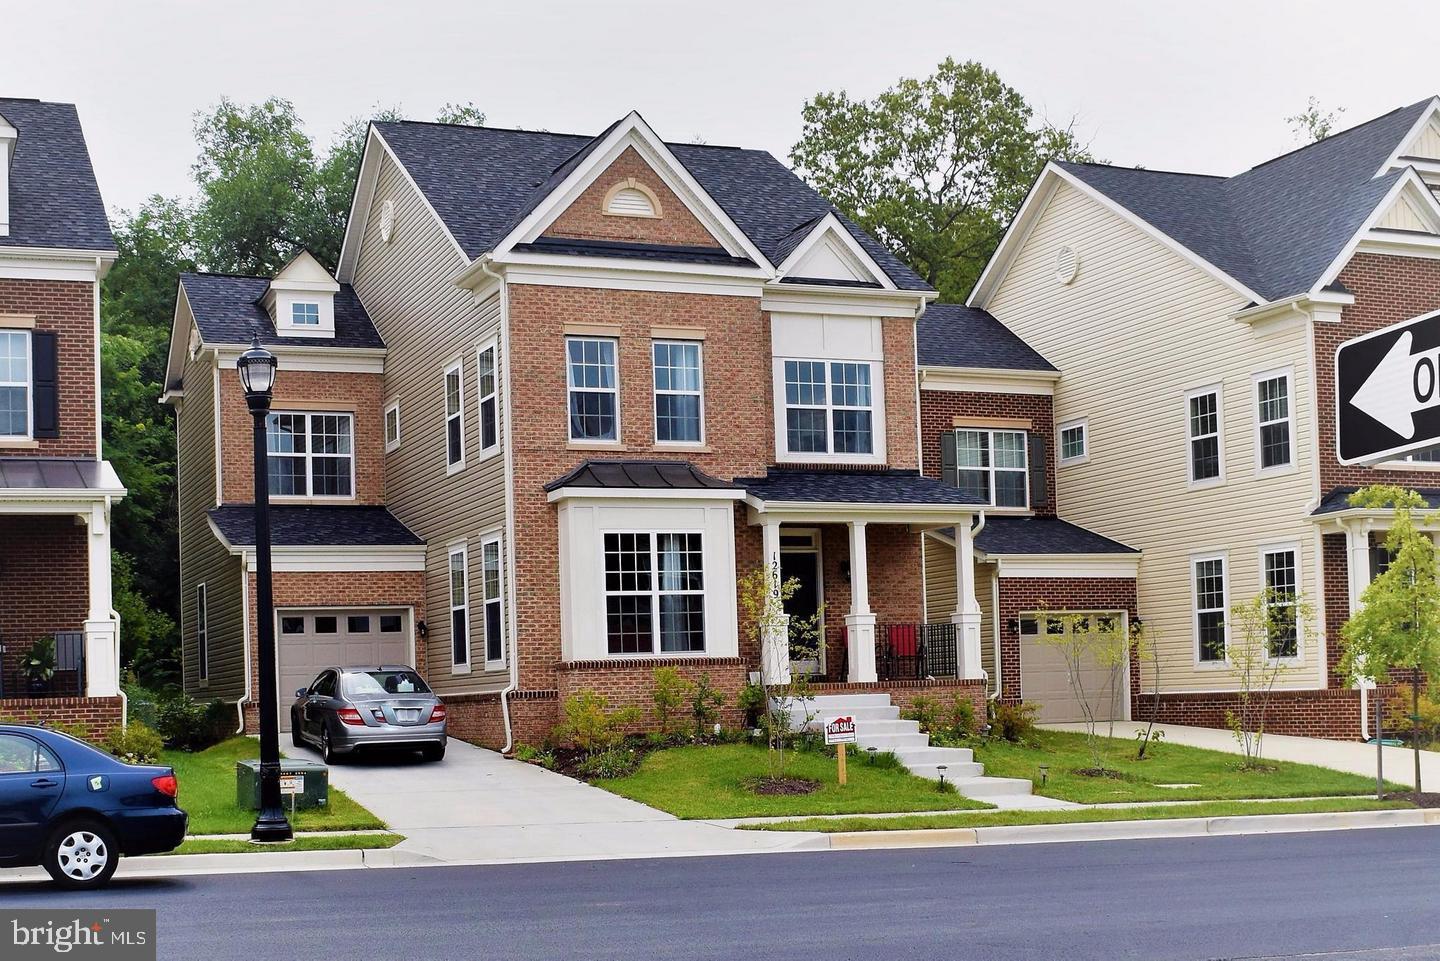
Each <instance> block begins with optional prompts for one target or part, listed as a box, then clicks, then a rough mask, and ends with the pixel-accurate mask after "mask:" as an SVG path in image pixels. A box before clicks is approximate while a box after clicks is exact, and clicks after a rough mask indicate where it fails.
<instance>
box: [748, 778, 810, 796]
mask: <svg viewBox="0 0 1440 961" xmlns="http://www.w3.org/2000/svg"><path fill="white" fill-rule="evenodd" d="M748 787H749V788H750V790H752V791H754V792H755V793H756V794H765V795H794V794H814V793H815V792H816V791H818V790H820V782H819V781H812V780H810V779H809V778H808V777H762V778H756V779H755V780H754V781H752V782H750V784H749V785H748Z"/></svg>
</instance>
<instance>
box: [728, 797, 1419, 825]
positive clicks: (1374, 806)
mask: <svg viewBox="0 0 1440 961" xmlns="http://www.w3.org/2000/svg"><path fill="white" fill-rule="evenodd" d="M1413 807H1414V805H1413V804H1411V803H1410V802H1408V801H1377V800H1375V799H1374V798H1321V799H1318V800H1309V801H1200V802H1197V803H1195V804H1163V805H1155V806H1151V807H1131V808H1078V809H1070V810H1064V811H973V812H963V813H957V814H919V815H909V816H906V817H898V818H867V817H853V818H802V819H798V820H794V821H775V822H770V823H768V824H744V825H741V827H742V828H743V829H744V830H747V831H821V832H824V833H836V832H844V831H922V830H928V829H934V828H980V827H1001V826H1007V825H1015V824H1074V823H1079V822H1089V821H1157V820H1165V819H1170V818H1210V817H1234V816H1237V815H1242V814H1315V813H1319V812H1326V811H1389V810H1396V809H1401V808H1413Z"/></svg>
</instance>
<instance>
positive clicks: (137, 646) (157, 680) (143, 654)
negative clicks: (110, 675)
mask: <svg viewBox="0 0 1440 961" xmlns="http://www.w3.org/2000/svg"><path fill="white" fill-rule="evenodd" d="M111 576H112V578H113V581H114V584H113V587H112V590H111V598H112V602H113V603H114V605H115V612H116V613H117V614H119V615H120V625H121V630H120V659H121V661H122V663H124V664H125V665H126V669H127V670H130V671H133V672H135V674H136V675H138V676H140V677H143V678H144V679H145V681H146V686H148V687H153V688H164V687H166V686H168V685H172V684H179V683H180V659H179V648H178V646H177V645H176V643H175V639H176V629H175V619H174V618H172V617H171V616H170V615H169V614H167V613H166V612H164V611H159V610H156V609H155V608H154V607H153V606H151V604H150V601H149V600H148V599H147V598H146V596H145V595H144V594H143V593H141V592H140V590H139V589H138V588H137V587H136V583H137V580H136V576H135V564H134V562H132V561H131V560H130V558H129V557H127V556H126V555H124V554H121V553H120V552H119V551H115V552H112V554H111Z"/></svg>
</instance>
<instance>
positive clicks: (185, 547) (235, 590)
mask: <svg viewBox="0 0 1440 961" xmlns="http://www.w3.org/2000/svg"><path fill="white" fill-rule="evenodd" d="M215 374H216V371H215V367H214V365H213V364H212V363H211V362H210V360H209V358H208V357H204V358H202V359H199V360H192V361H190V362H189V364H187V365H186V367H185V374H184V387H185V398H184V401H183V402H182V404H181V406H180V411H179V414H178V416H177V419H176V425H177V438H176V444H177V455H176V471H177V473H178V475H179V491H180V495H179V505H180V519H179V524H180V639H181V650H182V656H183V663H184V683H185V690H186V691H187V692H189V693H190V694H192V695H194V696H195V697H197V698H202V699H203V698H216V697H218V698H224V699H225V700H233V699H237V698H240V697H242V696H243V695H244V694H245V638H244V618H245V612H244V606H243V605H242V603H241V575H240V559H239V558H237V557H235V556H234V555H232V554H231V553H230V552H229V551H228V550H227V549H226V548H225V546H224V545H223V544H221V543H220V541H219V539H218V538H216V537H215V534H214V532H213V531H212V530H211V529H210V521H209V516H208V512H209V510H210V508H212V507H214V506H215ZM201 583H203V584H204V585H205V594H206V600H205V606H206V608H207V609H208V615H209V616H208V617H207V618H206V621H207V625H208V630H207V638H206V640H207V644H208V646H209V649H210V677H209V683H208V684H205V685H202V684H201V682H200V679H199V659H198V654H199V651H198V648H197V644H196V631H197V626H198V625H197V621H196V610H195V606H196V605H195V588H196V586H197V585H198V584H201Z"/></svg>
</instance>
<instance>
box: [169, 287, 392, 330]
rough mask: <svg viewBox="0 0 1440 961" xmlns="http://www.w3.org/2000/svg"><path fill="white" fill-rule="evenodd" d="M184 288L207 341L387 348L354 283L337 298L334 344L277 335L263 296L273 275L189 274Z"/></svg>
mask: <svg viewBox="0 0 1440 961" xmlns="http://www.w3.org/2000/svg"><path fill="white" fill-rule="evenodd" d="M180 284H181V285H182V286H183V287H184V288H185V299H186V300H187V301H188V302H189V303H190V310H191V311H192V312H193V313H194V314H195V323H196V324H197V325H198V326H199V327H200V336H201V337H202V338H204V340H205V341H206V343H210V344H248V343H250V338H251V337H252V336H254V335H255V334H259V335H260V343H262V344H271V345H280V346H292V347H294V346H300V347H314V346H316V345H317V344H324V345H325V346H327V347H384V346H385V342H384V341H383V340H381V339H380V333H379V331H377V330H376V329H375V325H374V324H373V323H371V322H370V315H369V314H367V313H365V308H364V307H363V306H361V304H360V298H359V297H357V296H356V295H355V290H354V288H352V287H351V286H350V285H349V284H341V285H340V290H339V291H338V292H337V293H336V294H335V337H334V339H331V340H319V339H317V338H314V337H281V336H279V335H277V334H276V333H275V325H274V323H272V322H271V320H270V315H269V313H267V312H266V311H265V308H264V307H261V306H260V298H262V297H264V296H265V291H266V290H268V289H269V287H270V279H269V278H268V277H237V276H234V275H232V274H191V273H186V274H181V275H180Z"/></svg>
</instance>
